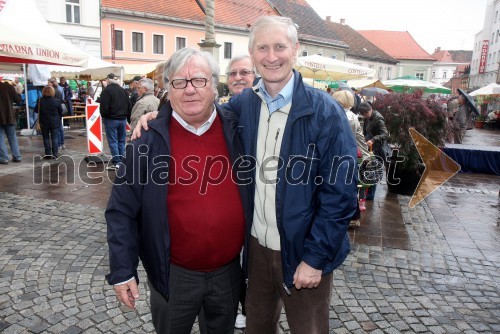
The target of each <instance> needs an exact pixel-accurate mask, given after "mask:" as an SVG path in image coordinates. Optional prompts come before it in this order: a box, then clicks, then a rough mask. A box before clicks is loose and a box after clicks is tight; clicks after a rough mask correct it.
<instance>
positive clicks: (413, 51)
mask: <svg viewBox="0 0 500 334" xmlns="http://www.w3.org/2000/svg"><path fill="white" fill-rule="evenodd" d="M358 32H359V33H360V34H361V35H363V36H364V37H365V38H366V39H368V40H369V41H370V42H372V43H373V44H375V45H376V46H378V47H379V48H381V49H382V50H384V51H385V52H386V53H387V54H389V55H391V56H392V57H394V58H396V59H408V60H409V59H411V60H435V59H434V58H432V56H431V55H430V54H429V53H427V51H425V50H424V49H423V48H422V47H421V46H420V45H418V43H417V42H416V41H415V40H414V39H413V37H412V36H411V35H410V33H409V32H408V31H385V30H358Z"/></svg>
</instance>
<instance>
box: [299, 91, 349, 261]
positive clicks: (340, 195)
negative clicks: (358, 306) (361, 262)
mask: <svg viewBox="0 0 500 334" xmlns="http://www.w3.org/2000/svg"><path fill="white" fill-rule="evenodd" d="M322 103H323V105H319V106H316V110H317V111H319V112H321V111H320V110H321V109H324V110H333V113H332V114H330V115H328V116H327V117H321V118H319V119H318V121H319V122H318V124H317V127H318V128H319V138H318V139H317V142H316V146H317V149H318V156H319V158H320V162H319V174H318V176H321V178H322V183H321V184H320V185H319V186H318V188H317V195H316V197H315V200H314V203H311V205H314V206H315V212H314V216H313V221H312V224H311V229H310V232H309V234H308V235H307V237H306V240H305V242H304V253H303V256H302V260H303V261H304V262H306V263H307V264H308V265H310V266H312V267H313V268H316V269H321V270H323V269H324V268H325V267H326V265H327V264H328V263H331V262H332V261H334V260H336V259H338V258H341V257H343V256H346V255H347V253H345V254H341V253H342V252H341V250H342V249H343V247H342V246H343V245H344V243H345V242H346V238H347V228H348V226H349V222H350V220H351V218H352V216H353V214H354V212H355V210H356V207H357V172H358V169H357V150H356V142H355V139H354V135H353V133H352V130H351V127H350V125H349V122H348V120H347V117H346V115H345V113H344V111H343V110H342V109H340V107H339V106H336V105H335V104H334V103H330V102H329V101H324V100H323V101H322ZM318 109H319V110H318ZM315 179H317V177H316V178H315ZM344 249H345V248H344ZM345 251H346V252H348V248H347V249H345Z"/></svg>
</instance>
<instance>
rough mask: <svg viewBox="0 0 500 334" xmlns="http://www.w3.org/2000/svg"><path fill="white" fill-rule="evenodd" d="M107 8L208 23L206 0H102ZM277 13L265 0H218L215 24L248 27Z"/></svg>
mask: <svg viewBox="0 0 500 334" xmlns="http://www.w3.org/2000/svg"><path fill="white" fill-rule="evenodd" d="M101 6H102V7H105V8H114V9H121V10H126V11H132V12H141V13H148V14H155V15H161V16H167V17H173V18H176V19H180V20H191V21H198V22H202V23H204V22H205V14H204V12H203V11H204V10H205V7H206V5H205V0H199V1H197V0H183V1H166V0H163V1H158V0H141V1H137V0H101ZM262 15H276V12H275V11H274V10H273V9H272V8H271V6H270V5H269V4H268V3H267V1H266V0H216V1H215V24H216V25H218V26H220V25H225V26H233V27H240V28H248V27H249V25H251V24H252V23H253V22H254V21H255V20H256V19H257V18H258V17H259V16H262Z"/></svg>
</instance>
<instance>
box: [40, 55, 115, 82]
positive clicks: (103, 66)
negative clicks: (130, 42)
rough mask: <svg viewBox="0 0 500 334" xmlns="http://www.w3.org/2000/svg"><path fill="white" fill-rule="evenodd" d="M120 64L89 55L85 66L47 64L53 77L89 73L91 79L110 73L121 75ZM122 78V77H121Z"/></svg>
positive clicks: (100, 77)
mask: <svg viewBox="0 0 500 334" xmlns="http://www.w3.org/2000/svg"><path fill="white" fill-rule="evenodd" d="M122 69H123V66H122V65H118V64H113V63H110V62H107V61H104V60H102V59H99V58H97V57H94V56H89V61H88V65H87V66H85V67H73V66H56V65H51V66H49V70H50V73H51V75H52V76H54V77H57V78H58V77H66V78H72V77H75V76H78V75H90V76H92V79H93V80H98V79H104V78H106V76H107V75H108V74H110V73H113V74H116V75H117V76H121V75H122ZM122 79H123V78H122Z"/></svg>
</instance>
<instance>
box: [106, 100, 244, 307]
mask: <svg viewBox="0 0 500 334" xmlns="http://www.w3.org/2000/svg"><path fill="white" fill-rule="evenodd" d="M160 111H161V113H162V115H165V116H166V117H161V118H158V119H156V120H153V121H151V122H149V124H148V125H149V127H150V130H149V131H144V132H143V133H142V135H141V137H140V138H139V139H137V140H135V141H133V142H132V143H131V144H129V145H127V148H126V155H125V159H124V160H123V164H124V166H121V167H120V169H119V170H118V171H117V176H116V179H115V184H114V185H113V189H112V192H111V195H110V198H109V202H108V206H107V208H106V212H105V218H106V223H107V227H108V232H107V238H108V246H109V263H110V273H109V274H108V275H107V276H106V279H107V281H108V283H109V284H116V283H120V282H124V281H126V280H128V279H130V278H132V277H135V278H136V280H137V281H138V276H137V266H138V264H139V258H140V259H141V262H142V265H143V266H144V269H145V270H146V273H147V275H148V279H149V281H150V282H151V284H152V285H153V287H154V288H155V289H156V290H157V291H158V292H159V293H161V294H162V295H163V296H164V297H165V298H166V299H167V300H168V277H169V271H170V234H169V228H168V215H167V192H168V185H167V184H168V171H169V168H168V164H169V162H170V152H171V150H170V137H169V122H170V119H171V115H172V107H171V105H170V102H168V103H167V104H165V105H164V106H163V107H162V108H161V110H160ZM217 113H218V117H220V119H221V121H222V126H223V130H224V137H225V139H226V144H227V148H228V152H229V157H230V159H231V161H232V162H234V161H235V160H237V159H238V158H239V157H240V155H241V143H240V141H239V138H238V135H237V132H236V130H237V124H236V123H235V122H234V121H233V122H229V120H228V119H227V117H225V113H226V112H225V111H223V110H220V109H219V108H218V106H217ZM236 165H237V164H234V163H233V168H234V167H235V166H236ZM237 175H238V172H237V171H236V170H235V176H237ZM239 189H240V195H241V201H242V203H243V209H244V213H245V219H246V222H248V217H249V216H250V214H251V213H250V212H251V211H250V208H249V207H245V204H248V203H249V200H248V195H247V193H246V190H245V186H240V187H239ZM194 209H195V208H194ZM247 225H248V224H247ZM247 229H248V227H247Z"/></svg>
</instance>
